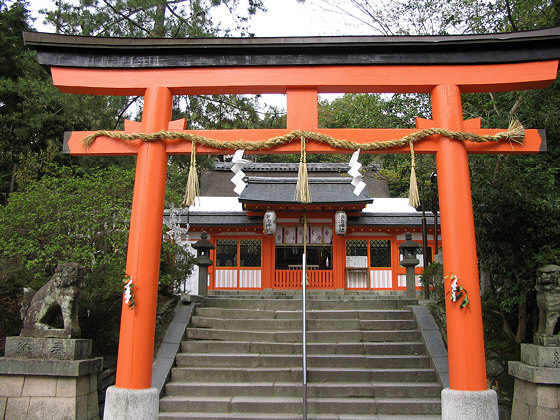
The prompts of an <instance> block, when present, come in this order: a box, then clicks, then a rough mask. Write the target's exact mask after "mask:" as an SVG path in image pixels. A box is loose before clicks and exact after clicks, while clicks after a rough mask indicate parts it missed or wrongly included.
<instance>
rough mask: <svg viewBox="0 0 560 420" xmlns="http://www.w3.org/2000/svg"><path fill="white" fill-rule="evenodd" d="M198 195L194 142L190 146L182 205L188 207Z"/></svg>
mask: <svg viewBox="0 0 560 420" xmlns="http://www.w3.org/2000/svg"><path fill="white" fill-rule="evenodd" d="M198 194H199V187H198V174H197V173H196V142H195V141H193V142H192V144H191V165H190V167H189V177H188V178H187V188H186V191H185V196H184V197H183V205H184V206H186V207H189V206H190V205H191V204H192V203H193V201H194V199H195V198H196V196H197V195H198Z"/></svg>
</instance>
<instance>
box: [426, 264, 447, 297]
mask: <svg viewBox="0 0 560 420" xmlns="http://www.w3.org/2000/svg"><path fill="white" fill-rule="evenodd" d="M420 284H422V286H424V287H430V294H431V296H432V298H433V299H434V300H436V301H443V300H444V299H445V290H444V285H443V264H440V263H432V264H430V265H429V266H427V267H425V268H424V271H423V272H422V274H420Z"/></svg>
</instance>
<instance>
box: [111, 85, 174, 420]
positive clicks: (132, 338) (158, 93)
mask: <svg viewBox="0 0 560 420" xmlns="http://www.w3.org/2000/svg"><path fill="white" fill-rule="evenodd" d="M172 101H173V95H172V93H171V91H170V90H169V89H168V88H166V87H158V86H155V87H149V88H147V89H146V92H145V95H144V111H143V113H142V124H141V130H142V132H144V133H152V132H155V131H159V130H166V129H167V128H168V126H169V122H170V117H171V107H172ZM166 174H167V151H166V144H165V142H141V143H140V144H138V152H137V161H136V178H135V181H134V196H133V199H132V213H131V217H130V232H129V237H128V253H127V261H126V274H127V275H128V276H129V277H130V278H131V279H132V283H133V288H132V290H133V294H134V302H135V306H134V308H131V307H129V305H128V304H127V303H126V302H125V301H124V300H123V304H122V316H121V329H120V338H119V353H118V361H117V378H116V383H115V386H112V387H110V388H109V389H108V390H107V394H106V400H105V413H104V419H105V420H113V419H114V420H117V419H132V418H135V419H139V420H143V419H146V420H151V419H155V418H157V416H158V411H159V393H158V390H157V389H156V388H152V375H151V373H152V363H153V352H154V334H155V319H156V309H157V288H158V278H159V265H160V254H161V232H162V224H163V206H164V195H165V180H166Z"/></svg>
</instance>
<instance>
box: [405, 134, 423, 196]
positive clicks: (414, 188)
mask: <svg viewBox="0 0 560 420" xmlns="http://www.w3.org/2000/svg"><path fill="white" fill-rule="evenodd" d="M408 205H409V206H412V207H418V206H419V205H420V197H419V196H418V181H417V180H416V157H415V156H414V144H413V143H412V142H410V187H409V190H408Z"/></svg>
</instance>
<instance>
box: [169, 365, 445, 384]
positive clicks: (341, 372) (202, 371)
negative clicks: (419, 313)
mask: <svg viewBox="0 0 560 420" xmlns="http://www.w3.org/2000/svg"><path fill="white" fill-rule="evenodd" d="M301 372H302V371H301V367H294V368H278V367H255V368H251V369H247V368H244V367H229V368H227V369H225V368H223V367H174V368H173V369H172V370H171V380H172V381H174V382H175V381H177V382H203V381H204V382H228V381H231V382H299V381H301V380H302V374H301ZM307 377H308V382H309V383H318V382H377V381H382V382H407V381H412V382H431V381H436V374H435V371H434V370H433V369H429V368H401V369H399V368H391V369H383V368H373V369H370V368H318V367H312V368H309V369H308V370H307Z"/></svg>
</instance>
